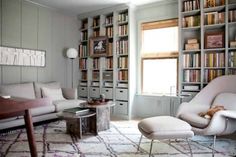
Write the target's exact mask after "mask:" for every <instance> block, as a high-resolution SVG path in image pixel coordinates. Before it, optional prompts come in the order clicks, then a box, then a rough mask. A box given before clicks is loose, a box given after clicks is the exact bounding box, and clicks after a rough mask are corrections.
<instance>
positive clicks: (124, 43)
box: [116, 40, 129, 54]
mask: <svg viewBox="0 0 236 157" xmlns="http://www.w3.org/2000/svg"><path fill="white" fill-rule="evenodd" d="M128 45H129V42H128V40H119V41H116V52H117V54H128Z"/></svg>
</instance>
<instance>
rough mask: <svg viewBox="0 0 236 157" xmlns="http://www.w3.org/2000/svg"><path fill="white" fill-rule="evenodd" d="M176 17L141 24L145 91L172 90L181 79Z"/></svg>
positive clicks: (158, 92)
mask: <svg viewBox="0 0 236 157" xmlns="http://www.w3.org/2000/svg"><path fill="white" fill-rule="evenodd" d="M177 25H178V22H177V19H174V20H165V21H158V22H150V23H143V24H142V51H141V57H142V58H141V61H142V72H141V73H142V93H143V94H172V93H176V92H177V84H178V83H177V82H178V26H177Z"/></svg>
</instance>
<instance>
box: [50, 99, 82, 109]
mask: <svg viewBox="0 0 236 157" xmlns="http://www.w3.org/2000/svg"><path fill="white" fill-rule="evenodd" d="M82 102H85V101H84V100H78V99H77V100H57V101H53V102H52V103H53V105H55V107H56V112H60V111H63V110H64V109H68V108H73V107H78V106H79V104H80V103H82Z"/></svg>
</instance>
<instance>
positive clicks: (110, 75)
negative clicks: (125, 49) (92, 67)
mask: <svg viewBox="0 0 236 157" xmlns="http://www.w3.org/2000/svg"><path fill="white" fill-rule="evenodd" d="M102 77H103V80H105V81H112V80H113V72H112V71H104V72H103V74H102Z"/></svg>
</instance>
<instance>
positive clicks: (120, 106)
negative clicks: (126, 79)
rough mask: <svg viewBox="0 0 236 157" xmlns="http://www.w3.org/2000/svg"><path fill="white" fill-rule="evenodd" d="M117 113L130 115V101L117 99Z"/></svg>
mask: <svg viewBox="0 0 236 157" xmlns="http://www.w3.org/2000/svg"><path fill="white" fill-rule="evenodd" d="M115 114H116V115H128V102H125V101H116V105H115Z"/></svg>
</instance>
